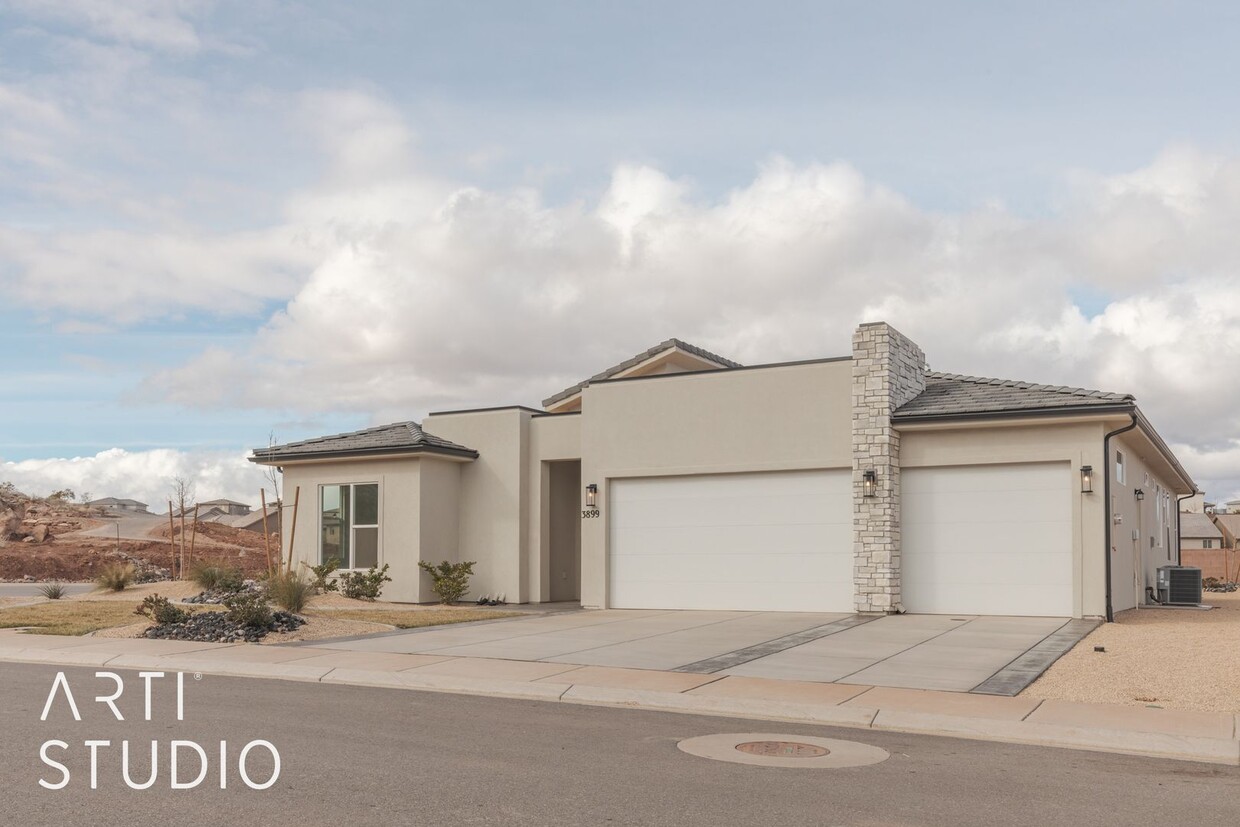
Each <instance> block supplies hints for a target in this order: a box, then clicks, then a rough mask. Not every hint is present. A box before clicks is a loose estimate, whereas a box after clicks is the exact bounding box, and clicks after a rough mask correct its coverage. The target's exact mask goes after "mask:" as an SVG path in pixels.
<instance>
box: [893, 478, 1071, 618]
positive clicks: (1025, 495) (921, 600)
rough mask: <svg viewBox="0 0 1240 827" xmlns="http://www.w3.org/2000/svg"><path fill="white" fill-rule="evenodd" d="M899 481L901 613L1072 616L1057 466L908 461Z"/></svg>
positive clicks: (1067, 536)
mask: <svg viewBox="0 0 1240 827" xmlns="http://www.w3.org/2000/svg"><path fill="white" fill-rule="evenodd" d="M901 482H902V487H903V490H904V491H905V496H904V499H903V502H902V504H901V506H902V508H901V511H902V514H901V523H902V535H901V536H902V546H903V549H902V565H903V573H902V593H903V601H904V606H905V608H906V609H907V610H908V611H910V612H927V613H946V614H957V613H959V614H992V613H998V614H1015V615H1034V616H1036V615H1047V616H1052V615H1053V616H1062V615H1071V614H1072V613H1073V555H1072V501H1071V482H1072V478H1071V473H1070V470H1069V466H1068V464H1067V463H1026V464H1013V465H985V466H969V467H952V468H912V469H906V470H905V471H904V472H903V475H902V480H901Z"/></svg>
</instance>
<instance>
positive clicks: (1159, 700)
mask: <svg viewBox="0 0 1240 827" xmlns="http://www.w3.org/2000/svg"><path fill="white" fill-rule="evenodd" d="M1203 600H1204V601H1205V602H1206V603H1207V604H1209V605H1212V606H1215V607H1216V608H1214V609H1211V610H1209V611H1201V610H1193V609H1132V610H1129V611H1126V612H1120V613H1119V614H1118V615H1117V616H1116V621H1117V622H1115V623H1104V624H1102V625H1101V626H1099V627H1098V629H1097V630H1096V631H1094V632H1093V633H1092V634H1090V635H1089V636H1088V637H1086V638H1085V639H1084V640H1083V641H1081V642H1080V643H1079V644H1077V645H1076V647H1075V648H1074V649H1073V650H1072V651H1071V652H1069V653H1068V654H1066V655H1064V656H1063V657H1062V658H1060V659H1059V660H1058V661H1057V662H1056V663H1055V665H1054V666H1052V667H1051V668H1050V669H1049V670H1047V672H1046V674H1044V675H1043V676H1042V677H1041V678H1039V679H1038V680H1037V681H1036V682H1034V683H1033V684H1032V685H1031V686H1030V687H1029V688H1028V689H1026V690H1025V691H1024V692H1023V693H1021V694H1022V697H1034V698H1053V699H1059V700H1068V701H1090V702H1097V703H1118V704H1128V705H1131V706H1161V707H1167V708H1171V709H1195V710H1202V711H1211V712H1237V713H1240V593H1208V594H1206V595H1204V596H1203ZM1096 646H1102V647H1105V649H1106V651H1105V652H1096V651H1094V647H1096Z"/></svg>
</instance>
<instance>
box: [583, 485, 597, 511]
mask: <svg viewBox="0 0 1240 827" xmlns="http://www.w3.org/2000/svg"><path fill="white" fill-rule="evenodd" d="M596 505H598V486H597V485H595V484H594V483H590V484H589V485H587V486H586V508H594V507H595V506H596Z"/></svg>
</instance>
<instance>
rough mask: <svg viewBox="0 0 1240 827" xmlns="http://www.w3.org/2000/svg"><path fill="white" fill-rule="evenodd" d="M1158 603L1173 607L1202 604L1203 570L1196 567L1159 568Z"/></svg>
mask: <svg viewBox="0 0 1240 827" xmlns="http://www.w3.org/2000/svg"><path fill="white" fill-rule="evenodd" d="M1158 602H1159V603H1166V604H1168V605H1171V606H1196V605H1198V604H1199V603H1201V569H1199V568H1197V567H1196V566H1161V567H1159V569H1158Z"/></svg>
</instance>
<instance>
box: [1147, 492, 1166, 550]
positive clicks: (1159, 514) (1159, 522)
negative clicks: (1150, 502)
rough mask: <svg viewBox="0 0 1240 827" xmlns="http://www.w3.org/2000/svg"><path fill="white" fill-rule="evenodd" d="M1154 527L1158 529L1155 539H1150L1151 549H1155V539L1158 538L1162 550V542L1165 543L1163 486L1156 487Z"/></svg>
mask: <svg viewBox="0 0 1240 827" xmlns="http://www.w3.org/2000/svg"><path fill="white" fill-rule="evenodd" d="M1154 525H1155V526H1156V527H1157V531H1155V532H1154V536H1153V537H1150V548H1153V547H1154V537H1157V538H1158V547H1159V548H1162V542H1163V495H1162V486H1161V485H1155V486H1154Z"/></svg>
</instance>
